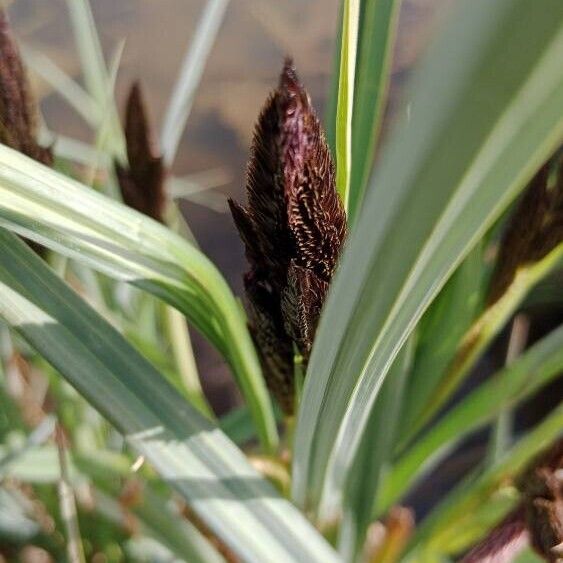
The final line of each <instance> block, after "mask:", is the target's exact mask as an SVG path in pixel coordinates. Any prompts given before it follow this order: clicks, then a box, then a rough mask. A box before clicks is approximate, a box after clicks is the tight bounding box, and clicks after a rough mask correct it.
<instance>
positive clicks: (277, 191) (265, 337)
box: [229, 59, 346, 413]
mask: <svg viewBox="0 0 563 563" xmlns="http://www.w3.org/2000/svg"><path fill="white" fill-rule="evenodd" d="M246 193H247V198H248V204H247V205H246V207H243V206H241V205H240V204H238V203H236V202H234V201H232V200H230V201H229V205H230V208H231V213H232V215H233V219H234V221H235V224H236V226H237V229H238V231H239V234H240V236H241V239H242V241H243V243H244V245H245V248H246V257H247V260H248V262H249V266H250V269H249V272H248V273H247V274H246V277H245V290H246V297H247V301H248V309H249V321H250V325H251V330H252V333H253V336H254V340H255V342H256V344H257V347H258V350H259V353H260V356H261V359H262V364H263V368H264V372H265V377H266V380H267V382H268V385H269V386H270V389H271V390H272V392H273V393H274V395H275V396H276V398H277V399H278V401H279V402H280V404H281V405H282V407H283V408H284V410H285V411H286V412H287V413H290V412H291V411H292V408H293V393H294V390H293V386H294V382H293V377H294V365H293V355H294V354H293V350H294V348H296V349H297V351H298V352H299V354H300V355H301V356H302V357H303V361H304V363H305V364H306V362H307V360H308V358H309V355H310V352H311V347H312V344H313V339H314V336H315V331H316V328H317V324H318V321H319V316H320V313H321V309H322V305H323V303H324V300H325V297H326V294H327V290H328V286H329V284H330V281H331V278H332V275H333V273H334V270H335V269H336V265H337V261H338V256H339V254H340V249H341V246H342V243H343V241H344V238H345V236H346V214H345V212H344V208H343V206H342V203H341V201H340V199H339V196H338V194H337V192H336V185H335V172H334V164H333V162H332V158H331V155H330V151H329V148H328V146H327V144H326V141H325V136H324V133H323V131H322V128H321V124H320V122H319V120H318V118H317V116H316V114H315V111H314V109H313V107H312V105H311V100H310V98H309V96H308V94H307V92H306V91H305V89H304V88H303V86H302V85H301V83H300V81H299V78H298V77H297V73H296V71H295V68H294V66H293V63H292V61H291V60H290V59H286V61H285V65H284V68H283V70H282V73H281V76H280V80H279V84H278V87H277V89H276V90H275V91H274V93H273V94H272V95H271V96H270V97H269V99H268V100H267V102H266V105H265V107H264V109H263V110H262V113H261V114H260V117H259V119H258V123H257V125H256V129H255V132H254V139H253V143H252V148H251V155H250V160H249V164H248V170H247V182H246Z"/></svg>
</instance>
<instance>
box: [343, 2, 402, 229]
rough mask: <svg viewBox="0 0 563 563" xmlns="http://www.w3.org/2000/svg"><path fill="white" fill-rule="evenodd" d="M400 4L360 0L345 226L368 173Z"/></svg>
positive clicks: (352, 216) (361, 195)
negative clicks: (349, 174) (349, 175)
mask: <svg viewBox="0 0 563 563" xmlns="http://www.w3.org/2000/svg"><path fill="white" fill-rule="evenodd" d="M400 6H401V0H362V2H361V11H360V29H359V37H358V56H357V58H356V78H355V80H356V84H355V89H354V111H353V118H352V169H351V177H350V193H349V196H348V200H349V202H348V222H349V224H354V221H355V219H356V217H357V215H358V211H359V209H360V207H361V205H362V201H363V198H364V194H365V191H366V187H367V184H368V180H369V175H370V173H371V170H372V165H373V157H374V154H375V148H376V145H377V139H378V137H379V133H380V131H381V124H382V121H383V114H384V110H385V105H386V102H387V93H388V89H389V83H390V80H391V55H392V52H393V45H394V42H395V36H396V32H397V24H398V21H399V8H400Z"/></svg>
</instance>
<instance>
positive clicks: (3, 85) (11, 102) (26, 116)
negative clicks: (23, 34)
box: [0, 9, 53, 166]
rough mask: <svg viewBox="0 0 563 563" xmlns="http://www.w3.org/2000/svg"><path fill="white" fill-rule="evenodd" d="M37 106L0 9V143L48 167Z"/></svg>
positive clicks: (48, 153) (49, 155)
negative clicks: (39, 139) (40, 141)
mask: <svg viewBox="0 0 563 563" xmlns="http://www.w3.org/2000/svg"><path fill="white" fill-rule="evenodd" d="M36 129H37V107H36V104H35V100H34V98H33V96H32V95H31V92H30V89H29V84H28V82H27V77H26V75H25V71H24V68H23V64H22V61H21V57H20V53H19V50H18V48H17V45H16V43H15V41H14V38H13V36H12V33H11V30H10V26H9V23H8V18H7V16H6V13H5V12H4V10H2V9H0V142H1V143H3V144H5V145H7V146H9V147H10V148H12V149H15V150H17V151H19V152H21V153H23V154H25V155H26V156H29V157H30V158H33V159H35V160H37V161H38V162H41V163H42V164H45V165H47V166H51V165H52V164H53V155H52V152H51V149H50V148H44V147H41V146H40V145H38V144H37V142H36V133H37V131H36Z"/></svg>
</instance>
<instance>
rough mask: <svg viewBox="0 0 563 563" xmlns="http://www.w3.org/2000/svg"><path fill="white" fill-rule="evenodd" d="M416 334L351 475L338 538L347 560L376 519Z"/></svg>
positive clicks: (372, 421) (382, 396)
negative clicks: (374, 513) (376, 509)
mask: <svg viewBox="0 0 563 563" xmlns="http://www.w3.org/2000/svg"><path fill="white" fill-rule="evenodd" d="M414 336H415V335H413V336H411V338H410V339H409V342H408V343H407V344H406V345H405V346H404V347H403V348H402V350H401V352H400V353H399V355H398V356H397V358H396V360H395V362H394V363H393V367H392V368H391V370H390V372H389V377H388V378H387V379H386V380H385V383H384V384H383V387H382V388H381V393H380V394H379V396H378V398H377V401H376V403H375V406H374V408H373V409H372V411H371V413H370V419H369V422H368V426H367V429H366V432H365V433H364V435H363V436H362V442H361V444H360V447H359V448H358V453H357V455H356V459H355V460H354V466H353V468H352V470H351V471H350V473H349V475H348V480H347V483H346V490H345V496H344V502H343V505H344V509H343V516H342V524H341V527H340V533H339V538H338V548H339V552H340V554H341V555H342V556H343V559H344V560H345V561H355V560H356V557H357V555H358V554H359V553H360V552H361V549H362V547H363V544H364V541H365V538H366V531H367V529H368V526H369V525H370V524H371V522H372V521H373V516H372V515H373V510H374V506H375V500H376V498H377V497H378V493H379V490H380V488H381V486H382V483H383V482H384V479H383V478H384V476H385V475H386V473H387V470H388V466H389V462H390V461H391V456H392V452H393V443H394V439H395V433H396V431H397V428H398V422H399V416H400V415H401V405H402V401H403V392H404V389H405V384H406V382H407V376H408V375H409V372H410V368H411V365H412V356H413V351H414V344H415V338H414Z"/></svg>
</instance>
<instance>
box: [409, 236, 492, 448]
mask: <svg viewBox="0 0 563 563" xmlns="http://www.w3.org/2000/svg"><path fill="white" fill-rule="evenodd" d="M483 246H484V245H483V244H478V245H477V246H476V247H475V248H474V249H473V250H472V251H471V252H470V254H469V255H468V256H467V258H466V259H465V260H464V261H463V263H462V264H461V265H460V266H459V268H458V269H457V270H456V272H455V273H454V274H453V275H452V277H451V278H450V279H449V280H448V283H447V284H446V285H445V286H444V288H443V289H442V291H441V292H440V293H439V295H438V296H437V297H436V299H435V300H434V302H433V303H432V305H431V306H430V307H429V308H428V310H427V311H426V313H425V314H424V316H423V317H422V319H421V320H420V323H419V325H418V328H417V332H418V340H417V348H416V354H415V360H414V366H413V370H412V373H411V374H410V375H409V381H408V388H407V391H406V393H405V404H404V406H403V412H402V414H401V431H400V433H399V435H400V437H401V438H405V437H406V436H412V434H413V427H414V425H415V422H416V421H417V420H418V418H419V417H420V414H421V412H422V411H423V410H424V406H425V405H426V404H427V403H428V402H429V401H430V399H431V397H432V395H433V394H434V393H436V392H437V390H438V389H439V387H440V382H441V379H442V378H443V377H444V374H445V373H446V371H447V369H448V366H449V363H450V362H451V361H452V358H453V357H454V355H455V353H456V348H457V346H458V344H459V342H460V340H461V339H462V338H463V336H464V334H465V332H466V331H467V330H468V328H469V327H470V326H471V323H472V321H473V320H474V319H475V317H476V315H477V314H478V312H479V311H480V310H481V307H482V301H483V298H484V290H485V289H486V284H485V283H484V281H485V275H484V270H485V263H484V259H483ZM399 441H400V442H403V441H404V440H403V439H400V440H399Z"/></svg>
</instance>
